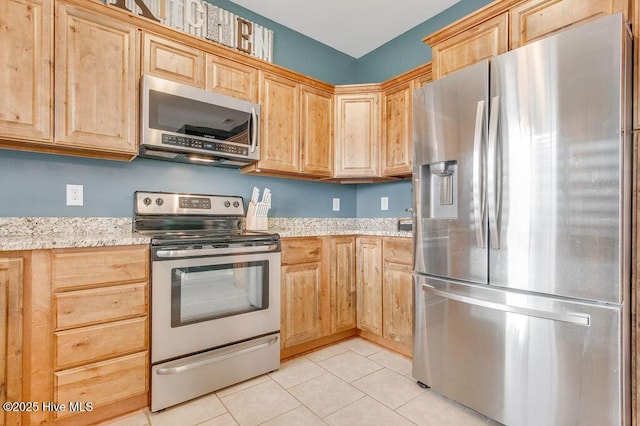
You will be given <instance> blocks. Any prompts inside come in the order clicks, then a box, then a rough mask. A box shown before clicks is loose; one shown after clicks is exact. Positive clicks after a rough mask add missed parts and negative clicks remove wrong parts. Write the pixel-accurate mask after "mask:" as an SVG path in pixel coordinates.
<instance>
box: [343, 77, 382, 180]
mask: <svg viewBox="0 0 640 426" xmlns="http://www.w3.org/2000/svg"><path fill="white" fill-rule="evenodd" d="M338 89H340V92H338ZM336 92H337V94H336V97H335V105H336V108H335V126H336V128H335V133H336V134H335V145H334V147H335V157H334V160H335V168H334V177H336V178H356V179H359V178H368V177H369V178H374V177H378V176H380V164H379V151H380V111H381V108H380V92H379V85H359V86H341V87H338V88H336Z"/></svg>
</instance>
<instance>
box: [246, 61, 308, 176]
mask: <svg viewBox="0 0 640 426" xmlns="http://www.w3.org/2000/svg"><path fill="white" fill-rule="evenodd" d="M259 92H260V105H261V107H262V110H261V115H262V117H261V122H260V124H261V129H260V130H261V131H260V141H261V146H260V161H258V162H257V164H256V165H255V168H257V169H265V170H269V171H276V172H283V173H291V174H295V173H297V172H298V171H299V170H300V120H299V114H300V84H299V83H298V82H296V81H293V80H290V79H288V78H284V77H281V76H280V75H277V74H272V73H268V72H262V71H261V72H260V91H259Z"/></svg>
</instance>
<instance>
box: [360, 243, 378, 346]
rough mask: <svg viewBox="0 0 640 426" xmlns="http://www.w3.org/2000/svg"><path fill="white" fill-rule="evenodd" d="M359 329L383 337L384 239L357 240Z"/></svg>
mask: <svg viewBox="0 0 640 426" xmlns="http://www.w3.org/2000/svg"><path fill="white" fill-rule="evenodd" d="M356 256H357V271H356V288H357V290H356V292H357V298H358V311H357V312H358V314H357V318H358V321H357V323H358V328H359V329H361V330H364V331H368V332H370V333H373V334H375V335H378V336H382V277H383V275H382V239H381V238H378V237H358V238H357V239H356Z"/></svg>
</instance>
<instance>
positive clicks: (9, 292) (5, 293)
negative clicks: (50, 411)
mask: <svg viewBox="0 0 640 426" xmlns="http://www.w3.org/2000/svg"><path fill="white" fill-rule="evenodd" d="M22 276H23V261H22V259H8V258H0V383H2V386H0V402H3V403H4V402H16V403H17V402H24V401H25V399H24V398H23V397H22V380H23V374H22V354H23V350H22V345H23V343H22V336H23V319H22V308H23V300H24V298H23V294H24V293H23V280H22ZM20 422H21V413H20V411H11V410H2V414H1V415H0V424H3V425H19V424H21V423H20Z"/></svg>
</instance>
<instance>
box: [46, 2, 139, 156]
mask: <svg viewBox="0 0 640 426" xmlns="http://www.w3.org/2000/svg"><path fill="white" fill-rule="evenodd" d="M137 34H138V33H137V28H136V27H134V26H132V25H129V24H127V23H125V22H123V21H119V20H116V19H112V18H109V17H107V16H103V15H98V14H96V13H93V12H91V11H90V10H86V9H84V8H82V7H79V6H75V5H71V4H66V3H64V2H62V1H58V2H56V18H55V42H56V49H55V81H56V84H55V99H56V102H55V117H56V120H55V122H56V126H55V143H56V144H57V145H60V146H65V147H68V148H73V149H77V150H91V151H94V152H99V153H100V154H101V155H103V156H105V157H108V156H109V153H111V154H113V156H114V157H120V158H126V159H131V158H133V157H134V156H135V155H136V154H137V150H138V145H137V140H138V138H137V135H138V131H137V130H138V129H137V107H136V105H137V86H138V72H137V69H138V66H137V64H138V61H137V58H138V55H137V48H136V47H137V45H138V43H137Z"/></svg>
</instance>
